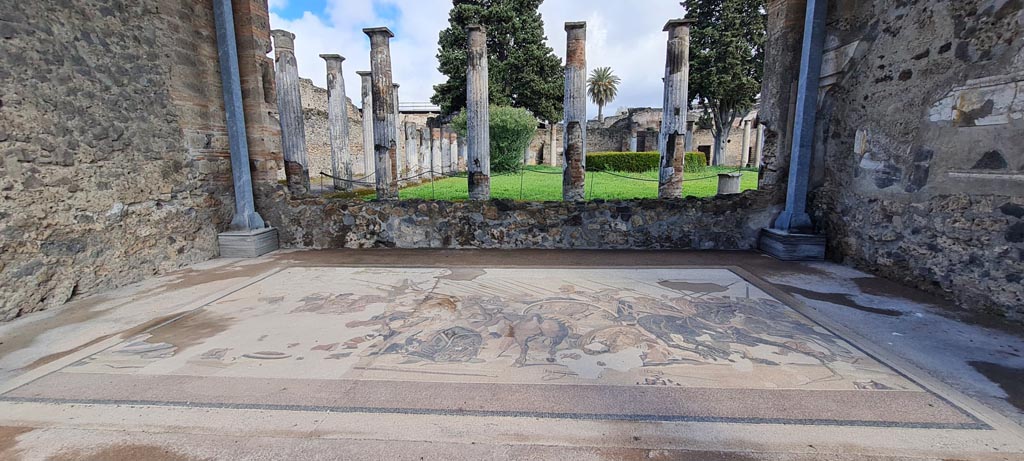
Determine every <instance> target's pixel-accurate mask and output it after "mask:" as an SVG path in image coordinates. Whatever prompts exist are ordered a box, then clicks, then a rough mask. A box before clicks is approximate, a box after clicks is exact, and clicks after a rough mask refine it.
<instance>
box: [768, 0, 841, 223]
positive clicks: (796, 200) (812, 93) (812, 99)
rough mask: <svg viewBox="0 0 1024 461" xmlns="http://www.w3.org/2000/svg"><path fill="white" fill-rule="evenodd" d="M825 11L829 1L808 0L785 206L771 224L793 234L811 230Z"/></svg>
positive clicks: (826, 11)
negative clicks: (809, 207) (811, 188)
mask: <svg viewBox="0 0 1024 461" xmlns="http://www.w3.org/2000/svg"><path fill="white" fill-rule="evenodd" d="M827 13H828V0H808V1H807V12H806V19H805V23H804V41H803V48H802V55H801V57H800V80H799V83H798V84H797V101H796V119H795V120H796V122H795V124H794V127H793V139H794V142H793V151H792V154H791V155H790V160H789V184H788V189H787V191H786V209H785V211H783V212H782V214H781V215H779V218H778V219H777V220H776V221H775V226H774V227H775V229H778V230H781V231H785V232H789V233H793V234H808V233H811V232H813V231H814V225H813V224H812V223H811V217H810V215H808V214H807V188H808V185H809V183H810V179H811V178H810V173H811V156H812V154H813V152H812V151H813V149H814V123H815V118H816V116H817V107H818V86H819V83H820V81H821V61H822V56H823V50H824V47H825V19H826V16H827Z"/></svg>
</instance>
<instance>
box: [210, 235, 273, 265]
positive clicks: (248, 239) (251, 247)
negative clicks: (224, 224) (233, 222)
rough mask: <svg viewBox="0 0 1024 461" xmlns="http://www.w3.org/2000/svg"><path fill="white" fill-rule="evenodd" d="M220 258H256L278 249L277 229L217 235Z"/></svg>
mask: <svg viewBox="0 0 1024 461" xmlns="http://www.w3.org/2000/svg"><path fill="white" fill-rule="evenodd" d="M217 244H218V246H220V257H221V258H257V257H260V256H263V255H265V254H267V253H270V252H271V251H275V250H277V249H278V248H280V243H279V242H278V238H277V229H274V228H273V227H268V228H266V229H258V230H253V231H243V232H224V233H223V234H218V235H217Z"/></svg>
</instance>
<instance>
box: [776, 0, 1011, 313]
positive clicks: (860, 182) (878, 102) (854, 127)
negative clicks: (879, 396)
mask: <svg viewBox="0 0 1024 461" xmlns="http://www.w3.org/2000/svg"><path fill="white" fill-rule="evenodd" d="M828 24H829V26H828V27H829V29H828V32H829V33H828V39H827V40H828V42H827V43H828V44H827V46H826V50H827V53H826V57H825V66H824V68H823V71H822V75H823V81H822V84H823V88H822V90H823V94H824V95H825V97H824V99H823V101H821V104H820V112H819V115H818V121H819V126H818V128H819V129H818V132H817V140H816V149H815V159H814V170H815V182H816V183H817V184H818V188H817V189H816V190H815V191H814V192H813V193H812V195H813V209H814V213H815V215H816V217H817V222H818V223H819V225H821V227H823V229H824V230H825V232H826V233H827V235H828V240H829V251H830V254H831V255H832V256H833V257H835V258H838V259H845V260H846V261H848V262H850V263H853V264H855V265H857V266H860V267H863V268H866V269H868V270H871V271H873V272H876V273H880V274H882V275H885V276H887V277H890V278H894V279H898V280H903V281H906V282H909V283H912V284H915V285H918V286H921V287H924V288H929V289H932V290H933V291H939V292H943V293H946V294H947V295H949V296H951V297H954V298H955V299H956V300H957V301H959V302H960V304H961V305H962V306H963V307H964V308H966V309H969V310H974V311H987V312H992V313H998V314H1002V315H1005V316H1007V317H1009V318H1011V319H1015V320H1018V321H1022V320H1024V285H1022V280H1021V278H1022V276H1024V150H1022V149H1021V146H1022V145H1024V2H1022V1H1020V0H961V1H956V2H949V1H939V0H929V1H917V2H900V1H883V0H874V1H868V0H861V1H851V2H832V10H831V11H830V12H829V22H828ZM775 26H778V23H776V24H775ZM775 46H778V43H776V44H775ZM771 50H772V51H778V49H777V48H776V47H773V48H771ZM768 75H771V74H770V73H769V74H768ZM783 83H784V82H773V83H772V84H771V85H769V82H766V83H765V88H766V90H767V89H780V90H784V87H785V85H784V84H783Z"/></svg>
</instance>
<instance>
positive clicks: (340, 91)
mask: <svg viewBox="0 0 1024 461" xmlns="http://www.w3.org/2000/svg"><path fill="white" fill-rule="evenodd" d="M320 57H321V58H323V59H324V61H326V62H327V123H328V125H330V136H331V175H332V176H334V177H335V178H341V179H347V180H348V181H352V155H351V153H350V151H349V147H348V104H347V102H348V101H347V97H346V96H345V76H344V74H343V73H342V63H343V62H344V61H345V58H343V57H341V56H339V55H336V54H321V55H320ZM334 189H335V190H346V191H348V190H352V183H351V182H346V181H341V180H339V179H334Z"/></svg>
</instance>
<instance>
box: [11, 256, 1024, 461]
mask: <svg viewBox="0 0 1024 461" xmlns="http://www.w3.org/2000/svg"><path fill="white" fill-rule="evenodd" d="M956 315H957V312H956V311H955V310H953V309H952V307H951V306H948V305H945V304H944V303H943V302H942V301H941V300H938V299H935V298H932V297H930V296H928V295H926V294H923V293H920V292H917V291H914V290H910V289H907V288H905V287H901V286H899V285H896V284H893V283H890V282H887V281H884V280H881V279H877V278H874V277H870V276H868V275H866V274H863V273H860V272H857V271H853V270H851V269H848V268H845V267H842V266H837V265H832V264H824V263H822V264H796V263H781V262H778V261H774V260H772V259H770V258H767V257H764V256H761V255H757V254H752V253H690V252H561V251H549V252H535V251H521V252H499V251H465V252H455V251H402V250H388V251H329V252H280V253H277V254H275V255H272V256H269V257H265V258H261V259H258V260H251V261H237V260H236V261H229V260H219V261H211V262H209V263H206V264H203V265H199V266H196V267H193V268H191V269H189V270H186V271H183V272H181V273H178V274H173V275H171V276H168V277H164V278H161V279H157V280H152V281H149V282H146V283H143V284H140V285H137V286H133V287H129V288H126V289H123V290H118V291H117V292H113V293H109V294H107V295H102V296H98V297H93V298H89V299H83V300H81V301H76V302H74V303H72V304H70V305H68V306H67V307H65V308H63V309H60V310H56V311H52V312H44V313H40V314H35V315H31V316H28V317H26V318H23V319H19V320H17V321H15V322H12V323H10V324H6V325H2V326H0V458H4V459H7V458H12V459H19V458H22V459H142V458H145V459H219V458H240V459H281V458H303V459H305V458H310V459H335V458H366V457H372V458H389V459H391V458H394V459H420V458H421V457H422V458H427V459H434V458H474V459H476V458H531V459H549V458H566V459H623V458H625V459H633V458H636V459H640V458H644V459H647V458H653V459H736V460H749V459H786V460H788V459H1024V430H1022V429H1021V427H1020V426H1019V424H1020V422H1021V421H1022V419H1024V418H1022V414H1021V412H1020V410H1019V408H1017V407H1016V406H1015V405H1018V406H1019V405H1020V404H1021V402H1020V399H1021V397H1022V396H1021V394H1020V392H1021V389H1020V383H1021V382H1022V381H1024V375H1022V373H1021V369H1022V365H1024V364H1022V363H1021V360H1020V359H1021V357H1020V349H1021V348H1022V347H1024V341H1022V338H1021V337H1020V335H1019V332H1016V331H999V330H994V329H988V328H985V327H982V326H977V325H972V324H969V323H964V322H960V321H957V320H953V319H952V318H951V317H954V316H956ZM971 320H973V321H974V322H975V323H977V322H978V321H981V320H984V319H978V318H973V319H971Z"/></svg>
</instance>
